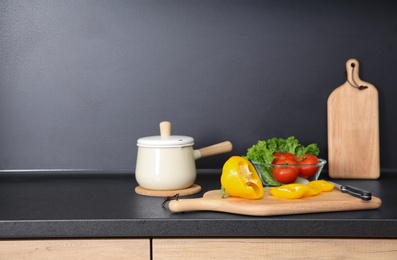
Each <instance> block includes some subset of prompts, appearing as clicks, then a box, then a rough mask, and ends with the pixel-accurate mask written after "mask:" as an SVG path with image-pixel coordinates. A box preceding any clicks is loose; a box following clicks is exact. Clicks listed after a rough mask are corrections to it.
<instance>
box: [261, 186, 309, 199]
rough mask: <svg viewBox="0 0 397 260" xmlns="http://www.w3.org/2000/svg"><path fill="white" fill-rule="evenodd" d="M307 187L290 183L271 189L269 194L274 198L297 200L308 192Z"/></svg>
mask: <svg viewBox="0 0 397 260" xmlns="http://www.w3.org/2000/svg"><path fill="white" fill-rule="evenodd" d="M308 190H309V186H307V185H304V184H300V183H291V184H286V185H282V186H278V187H271V188H270V190H269V191H270V194H271V195H273V196H274V197H276V198H282V199H299V198H302V197H303V196H304V194H305V193H306V192H308Z"/></svg>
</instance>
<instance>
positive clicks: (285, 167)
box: [273, 159, 299, 183]
mask: <svg viewBox="0 0 397 260" xmlns="http://www.w3.org/2000/svg"><path fill="white" fill-rule="evenodd" d="M273 176H274V178H275V179H276V180H277V181H278V182H281V183H291V182H294V181H295V180H296V178H298V176H299V169H298V167H297V166H296V161H295V160H288V159H284V160H279V161H278V162H277V165H274V166H273Z"/></svg>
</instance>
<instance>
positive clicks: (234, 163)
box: [221, 156, 264, 199]
mask: <svg viewBox="0 0 397 260" xmlns="http://www.w3.org/2000/svg"><path fill="white" fill-rule="evenodd" d="M221 185H222V190H225V191H226V193H227V194H228V195H229V196H232V197H240V198H245V199H260V198H262V197H263V194H264V189H263V184H262V181H261V179H260V178H259V175H258V173H257V172H256V170H255V167H254V166H253V165H252V163H251V162H250V161H248V160H247V159H245V158H243V157H241V156H232V157H230V158H229V159H228V160H227V161H226V162H225V163H224V165H223V168H222V175H221Z"/></svg>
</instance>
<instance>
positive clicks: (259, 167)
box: [251, 159, 327, 187]
mask: <svg viewBox="0 0 397 260" xmlns="http://www.w3.org/2000/svg"><path fill="white" fill-rule="evenodd" d="M251 162H252V164H253V165H254V167H255V169H256V171H257V172H258V174H259V177H260V178H261V180H262V183H263V186H266V187H271V186H280V185H282V184H285V183H281V184H280V183H279V182H277V181H276V180H275V179H274V176H273V171H274V169H275V168H277V167H278V168H288V167H295V168H297V169H298V170H299V171H301V170H303V169H305V168H306V169H307V168H308V167H314V171H315V173H314V175H313V176H312V177H310V178H304V177H302V176H300V177H298V180H297V181H296V182H302V179H303V181H305V179H306V180H307V181H313V180H317V179H318V178H319V177H320V174H321V171H322V170H323V168H324V165H325V164H326V163H327V161H326V160H324V159H318V163H317V164H289V165H283V164H271V163H260V162H254V161H251ZM299 179H300V180H299Z"/></svg>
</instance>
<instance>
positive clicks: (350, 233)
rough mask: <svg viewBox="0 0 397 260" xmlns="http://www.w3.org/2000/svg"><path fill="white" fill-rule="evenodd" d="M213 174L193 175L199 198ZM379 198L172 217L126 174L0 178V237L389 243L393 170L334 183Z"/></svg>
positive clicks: (394, 213)
mask: <svg viewBox="0 0 397 260" xmlns="http://www.w3.org/2000/svg"><path fill="white" fill-rule="evenodd" d="M219 178H220V171H217V170H214V171H202V172H199V174H198V177H197V180H196V183H197V184H199V185H201V186H202V191H201V192H200V193H198V194H196V195H193V196H189V197H201V196H202V195H203V193H204V192H206V191H208V190H213V189H219V186H220V183H219ZM338 182H339V183H343V184H351V185H354V186H357V187H360V188H363V189H366V190H369V191H371V192H372V195H374V196H377V197H379V198H381V199H382V202H383V203H382V206H381V207H380V208H379V209H375V210H363V211H349V212H330V213H315V214H303V215H289V216H273V217H251V216H242V215H234V214H228V213H219V212H185V213H172V212H170V211H169V210H168V209H167V207H162V206H161V204H162V203H163V198H161V197H147V196H141V195H137V194H136V193H135V191H134V188H135V187H136V186H137V183H136V181H135V177H134V175H133V174H120V173H118V174H116V173H89V174H77V173H37V172H35V173H8V174H2V175H1V176H0V238H3V239H5V238H88V237H90V238H98V237H107V238H120V237H360V238H392V237H393V238H396V237H397V191H396V189H397V172H382V174H381V178H380V179H378V180H338Z"/></svg>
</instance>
